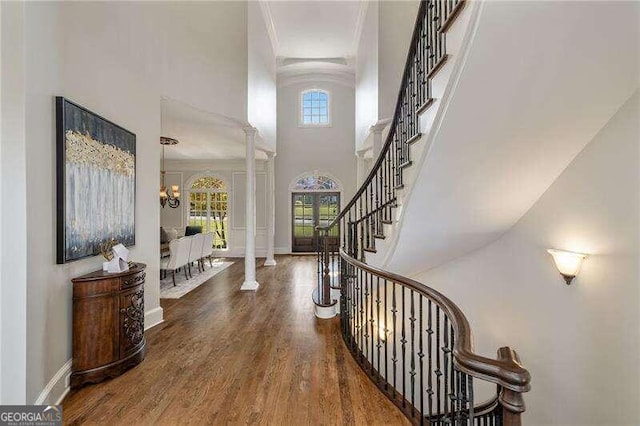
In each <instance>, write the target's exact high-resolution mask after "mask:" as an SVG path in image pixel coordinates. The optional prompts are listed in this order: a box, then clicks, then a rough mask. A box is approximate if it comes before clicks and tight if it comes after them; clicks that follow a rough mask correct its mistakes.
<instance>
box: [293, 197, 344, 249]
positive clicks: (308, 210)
mask: <svg viewBox="0 0 640 426" xmlns="http://www.w3.org/2000/svg"><path fill="white" fill-rule="evenodd" d="M291 209H292V214H291V218H292V224H291V228H292V236H293V238H292V244H291V250H292V251H293V252H298V253H299V252H302V253H305V252H307V253H308V252H315V251H316V249H317V245H318V239H317V238H318V237H317V233H316V232H315V227H316V226H318V225H322V226H326V225H328V224H329V223H331V221H332V220H333V219H334V218H335V217H336V216H337V215H338V213H339V212H340V194H339V193H333V192H332V193H324V192H315V193H314V192H305V193H300V192H294V193H293V194H292V198H291ZM333 233H334V235H333V238H332V240H333V239H335V240H336V241H337V240H338V238H337V235H338V230H337V227H336V229H335V231H334V232H333Z"/></svg>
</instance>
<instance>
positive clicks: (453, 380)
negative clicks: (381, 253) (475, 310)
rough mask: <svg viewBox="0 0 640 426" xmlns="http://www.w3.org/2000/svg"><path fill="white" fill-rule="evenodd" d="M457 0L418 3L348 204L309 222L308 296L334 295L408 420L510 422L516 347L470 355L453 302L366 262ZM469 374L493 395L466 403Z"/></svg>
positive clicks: (347, 329)
mask: <svg viewBox="0 0 640 426" xmlns="http://www.w3.org/2000/svg"><path fill="white" fill-rule="evenodd" d="M463 6H464V1H463V0H422V1H421V2H420V7H419V10H418V15H417V18H416V22H415V25H414V29H413V34H412V38H411V45H410V46H409V51H408V54H407V59H406V61H405V68H404V72H403V75H402V81H401V85H400V90H399V91H398V97H397V100H396V105H395V112H394V115H393V117H392V120H391V124H390V130H389V133H388V134H387V137H386V140H385V143H384V145H383V147H382V150H381V152H380V154H379V156H378V158H377V159H376V161H375V164H374V165H373V167H372V169H371V171H370V172H369V174H368V176H367V177H366V179H365V180H364V182H363V183H362V185H361V186H360V188H358V190H357V191H356V194H355V195H354V196H353V197H352V198H351V200H349V202H348V203H347V205H346V206H345V207H344V208H343V209H342V210H341V211H340V212H339V213H338V214H337V216H336V217H335V218H334V219H333V220H332V221H331V222H330V223H329V224H328V225H325V226H316V227H315V232H316V241H317V243H318V247H317V249H318V269H317V274H318V286H317V288H316V289H315V290H314V295H313V299H314V302H315V304H316V306H317V307H319V308H325V307H330V306H333V305H334V304H335V303H337V302H339V303H340V305H339V307H340V316H341V321H340V322H341V329H342V336H343V338H344V341H345V343H346V345H347V346H348V348H349V350H350V351H351V353H352V354H353V356H354V358H355V360H356V361H357V362H358V364H359V365H360V366H361V367H362V369H363V370H364V371H365V373H367V375H368V376H369V377H370V378H371V379H372V380H373V381H374V383H376V385H377V386H378V388H379V389H380V390H381V391H382V392H383V393H384V394H385V395H386V396H387V397H388V398H389V399H390V400H391V401H393V402H394V404H396V405H397V406H398V407H399V408H400V409H401V410H402V411H403V413H404V414H405V415H406V416H407V417H408V418H409V419H410V420H411V421H412V422H413V423H416V424H420V425H426V424H434V423H435V424H441V423H442V422H450V423H452V424H465V425H466V424H469V423H467V420H471V422H472V423H471V424H473V425H480V424H504V425H505V426H506V425H508V426H518V425H520V422H521V416H520V414H521V413H522V412H523V411H524V409H525V406H524V401H523V398H522V393H523V392H527V391H528V390H529V389H530V380H531V376H530V374H529V372H528V371H527V370H526V369H525V368H524V367H523V366H522V364H521V363H520V360H519V358H518V355H517V354H516V352H515V351H514V350H512V349H511V348H508V347H503V348H500V349H499V350H498V356H497V358H496V359H492V358H488V357H485V356H481V355H479V354H477V353H475V352H474V349H473V338H472V333H471V328H470V325H469V322H468V321H467V318H466V317H465V315H464V314H463V313H462V311H461V310H460V308H458V306H457V305H456V304H455V303H453V302H452V301H451V300H450V299H448V298H447V297H446V296H444V295H443V294H441V293H440V292H438V291H436V290H434V289H432V288H429V287H427V286H425V285H423V284H421V283H419V282H417V281H414V280H412V279H409V278H407V277H403V276H400V275H398V274H394V273H392V272H389V271H385V270H382V269H379V268H376V267H374V266H371V265H369V264H367V263H365V258H366V256H368V254H369V253H374V252H375V251H376V248H375V245H376V239H380V238H384V232H385V226H384V225H385V224H390V223H391V224H392V223H393V209H395V208H396V206H397V200H398V195H399V194H398V192H397V191H399V190H400V189H401V188H403V187H404V185H405V182H403V173H404V170H405V169H406V168H407V167H410V166H411V164H412V161H411V149H410V146H412V145H413V144H414V143H419V142H418V140H419V139H420V135H421V133H420V126H419V124H420V123H419V115H420V114H422V112H423V111H425V110H426V108H428V107H429V106H430V105H433V102H432V101H433V99H432V97H431V89H430V83H431V79H432V77H433V76H434V75H435V74H436V73H437V72H438V69H440V68H441V67H442V66H443V64H444V63H445V61H446V60H447V53H446V42H445V41H446V39H445V30H446V28H447V27H449V26H450V25H451V24H452V23H453V21H454V20H455V17H456V16H458V15H459V13H460V11H461V10H462V7H463ZM338 247H340V248H339V250H338ZM338 284H339V285H338ZM337 290H340V297H337V294H336V292H337ZM397 290H398V291H397ZM332 292H333V294H332ZM336 299H337V300H336ZM316 315H318V316H319V317H321V318H325V317H324V316H322V315H324V314H322V315H320V314H318V311H316ZM388 336H393V338H391V339H389V338H388ZM474 378H475V379H480V380H484V381H488V382H492V383H495V384H496V386H497V394H496V396H495V398H493V399H492V400H490V401H488V402H486V403H484V404H480V405H477V406H475V405H474V397H473V392H474ZM487 422H488V423H487Z"/></svg>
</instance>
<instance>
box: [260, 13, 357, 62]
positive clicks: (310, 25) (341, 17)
mask: <svg viewBox="0 0 640 426" xmlns="http://www.w3.org/2000/svg"><path fill="white" fill-rule="evenodd" d="M366 5H367V3H366V1H362V0H360V1H262V2H261V7H262V12H263V16H264V19H265V22H266V25H267V28H268V30H269V32H270V36H271V42H272V44H273V45H274V46H273V48H274V51H275V52H276V56H279V57H286V58H346V57H352V56H355V53H356V52H355V51H356V43H357V38H358V37H359V33H360V29H361V27H362V20H363V19H364V12H366Z"/></svg>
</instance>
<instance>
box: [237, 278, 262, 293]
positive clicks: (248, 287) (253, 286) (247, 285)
mask: <svg viewBox="0 0 640 426" xmlns="http://www.w3.org/2000/svg"><path fill="white" fill-rule="evenodd" d="M258 287H260V284H258V282H257V281H253V280H250V281H245V282H243V283H242V285H241V286H240V291H256V290H258Z"/></svg>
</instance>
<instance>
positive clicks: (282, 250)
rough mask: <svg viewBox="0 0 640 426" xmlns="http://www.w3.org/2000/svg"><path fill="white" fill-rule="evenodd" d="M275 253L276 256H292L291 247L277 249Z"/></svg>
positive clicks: (274, 250)
mask: <svg viewBox="0 0 640 426" xmlns="http://www.w3.org/2000/svg"><path fill="white" fill-rule="evenodd" d="M273 252H274V253H275V254H291V247H276V248H275V249H273Z"/></svg>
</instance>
